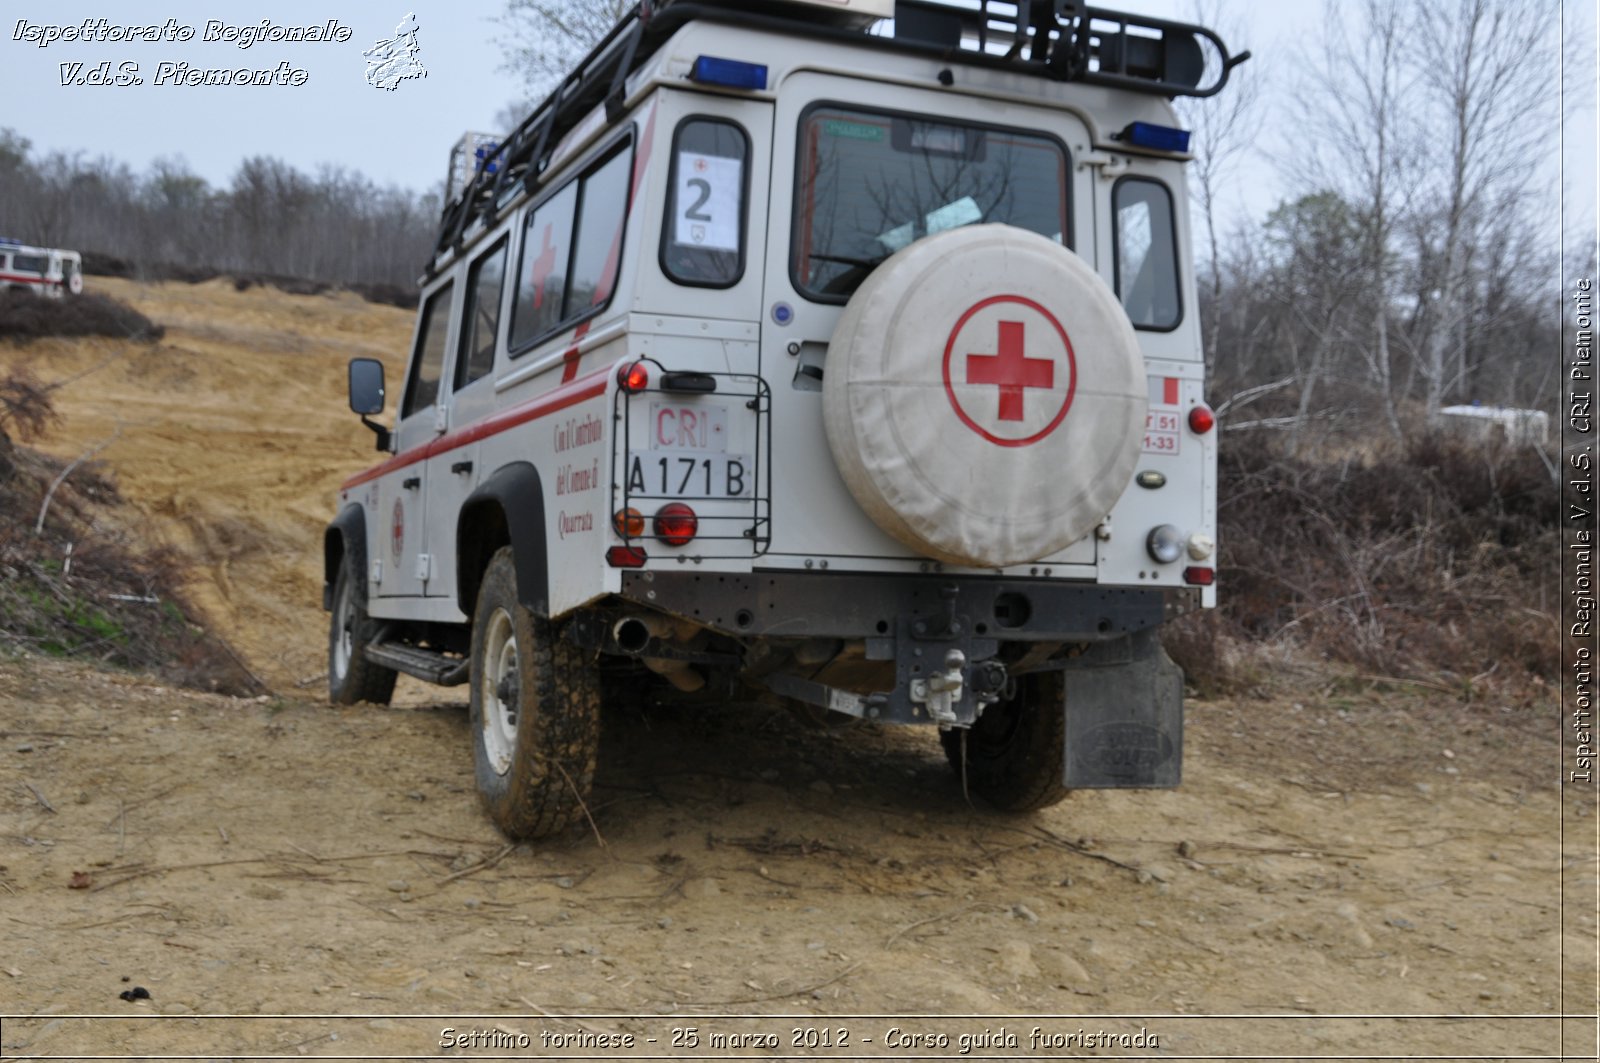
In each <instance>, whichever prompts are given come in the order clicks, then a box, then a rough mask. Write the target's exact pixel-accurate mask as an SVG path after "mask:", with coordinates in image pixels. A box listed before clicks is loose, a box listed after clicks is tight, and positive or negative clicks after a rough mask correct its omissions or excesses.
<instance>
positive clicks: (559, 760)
mask: <svg viewBox="0 0 1600 1063" xmlns="http://www.w3.org/2000/svg"><path fill="white" fill-rule="evenodd" d="M507 642H509V643H510V645H509V646H508V645H507ZM470 715H471V727H472V759H473V767H474V771H475V774H476V776H477V782H478V793H479V794H480V795H481V796H482V798H483V803H484V807H485V808H486V809H488V812H489V818H490V819H492V820H494V823H495V826H497V827H499V828H500V830H501V832H503V833H504V834H505V835H506V836H507V837H510V838H541V837H545V836H547V835H550V834H554V833H556V832H557V831H560V830H562V829H564V828H565V827H567V826H568V825H570V824H571V823H573V822H574V821H575V820H577V819H578V818H579V817H580V816H581V815H583V809H584V805H585V802H587V800H588V797H589V791H590V788H591V786H592V785H593V783H594V770H595V760H596V751H597V749H598V747H599V744H600V677H599V673H598V671H597V670H596V669H595V668H594V667H593V665H592V664H591V662H590V661H588V660H587V659H586V658H585V655H584V652H583V651H582V650H580V649H579V648H578V647H577V646H574V645H572V644H571V643H570V642H567V641H566V640H564V639H562V638H560V637H559V635H558V633H557V632H556V630H555V627H554V625H553V624H552V623H551V622H550V621H549V620H548V619H546V618H544V617H541V616H537V615H535V614H534V613H532V612H531V611H529V610H528V609H526V608H524V607H523V605H522V603H521V602H520V601H518V599H517V570H516V561H515V558H514V556H513V554H512V551H511V548H510V547H502V548H501V549H500V550H499V551H498V552H497V553H496V554H495V555H494V557H493V558H491V559H490V561H489V567H488V570H487V571H486V572H485V573H484V576H483V583H482V585H481V587H480V589H479V591H478V604H477V608H476V609H475V610H474V612H473V617H472V664H471V712H470Z"/></svg>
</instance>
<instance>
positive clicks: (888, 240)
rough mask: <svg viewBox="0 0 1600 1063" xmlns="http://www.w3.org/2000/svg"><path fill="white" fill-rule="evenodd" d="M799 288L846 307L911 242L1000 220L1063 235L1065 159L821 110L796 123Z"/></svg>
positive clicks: (897, 120)
mask: <svg viewBox="0 0 1600 1063" xmlns="http://www.w3.org/2000/svg"><path fill="white" fill-rule="evenodd" d="M796 203H797V209H796V219H795V230H796V231H795V240H794V256H795V257H794V261H793V263H792V267H793V270H792V272H793V276H794V280H795V286H796V287H797V288H798V289H799V290H800V291H801V292H803V293H805V294H806V295H809V296H811V297H812V298H816V299H821V300H823V301H827V302H843V301H844V299H845V298H847V297H848V296H849V295H850V293H851V292H853V291H855V290H856V288H857V286H859V285H860V284H861V282H862V281H863V280H864V279H865V278H866V276H867V274H868V273H870V272H871V271H872V269H873V267H874V266H876V265H877V264H878V263H880V262H882V261H883V260H884V259H886V258H888V257H889V256H890V255H892V254H894V253H895V252H896V251H898V250H900V249H901V248H902V247H905V246H906V245H907V244H910V243H911V242H912V241H913V240H917V239H919V238H921V237H924V236H928V235H931V234H933V233H937V232H942V231H944V230H945V229H954V228H956V227H958V226H962V225H973V224H976V223H979V222H1003V223H1006V224H1008V225H1016V226H1018V227H1020V228H1023V229H1030V230H1032V231H1033V232H1036V233H1040V234H1042V235H1044V236H1047V237H1049V238H1050V239H1052V240H1062V241H1065V238H1066V234H1067V154H1066V149H1065V148H1063V147H1062V146H1061V144H1060V142H1058V141H1056V140H1053V139H1051V138H1048V137H1043V136H1036V135H1032V134H1027V133H1019V132H1017V131H1015V130H1011V129H999V128H993V127H986V126H977V125H957V124H954V123H950V122H942V121H932V120H929V119H925V118H917V117H910V116H905V115H893V114H887V113H882V112H875V111H864V110H857V109H855V108H849V107H842V106H837V105H833V104H828V105H825V106H822V107H817V108H814V109H812V110H811V111H810V112H808V113H807V115H806V116H805V118H804V119H802V121H801V123H800V174H799V189H798V194H797V196H796Z"/></svg>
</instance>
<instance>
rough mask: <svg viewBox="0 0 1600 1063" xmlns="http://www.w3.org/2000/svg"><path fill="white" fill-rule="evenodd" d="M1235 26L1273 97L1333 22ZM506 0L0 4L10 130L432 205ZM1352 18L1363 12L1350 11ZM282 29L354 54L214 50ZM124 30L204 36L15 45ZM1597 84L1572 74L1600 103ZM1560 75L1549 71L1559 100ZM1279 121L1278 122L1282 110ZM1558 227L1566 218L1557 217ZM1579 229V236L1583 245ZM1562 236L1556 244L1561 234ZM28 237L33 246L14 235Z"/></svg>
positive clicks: (40, 142) (1588, 137)
mask: <svg viewBox="0 0 1600 1063" xmlns="http://www.w3.org/2000/svg"><path fill="white" fill-rule="evenodd" d="M1221 3H1222V6H1223V8H1224V12H1225V13H1224V16H1223V21H1224V22H1225V23H1229V24H1232V25H1235V26H1237V27H1239V28H1240V30H1239V32H1237V33H1235V34H1231V35H1230V36H1231V37H1233V38H1235V39H1230V40H1229V41H1228V43H1229V45H1230V46H1231V47H1232V48H1233V49H1234V50H1235V51H1238V50H1241V49H1243V48H1249V49H1251V50H1252V51H1253V52H1254V53H1255V59H1253V60H1252V61H1251V64H1250V66H1251V67H1253V68H1254V69H1255V71H1257V72H1259V73H1260V74H1261V75H1262V76H1264V77H1265V78H1266V79H1267V80H1268V83H1269V86H1271V85H1274V84H1276V85H1283V84H1286V82H1287V73H1288V67H1289V65H1290V55H1291V51H1292V47H1293V45H1294V43H1295V42H1296V41H1300V40H1309V39H1311V38H1314V37H1315V35H1316V33H1317V29H1318V26H1319V25H1320V14H1319V11H1320V5H1317V4H1312V3H1284V2H1273V3H1261V2H1252V0H1221ZM503 6H504V3H503V0H394V2H392V3H391V2H390V0H315V2H313V0H273V2H272V3H270V4H265V3H262V4H251V3H245V2H238V0H233V2H222V0H206V2H203V3H202V2H199V0H154V2H145V0H139V2H133V0H121V2H112V0H97V2H84V0H5V2H4V3H3V4H0V10H3V11H4V15H3V16H0V100H4V101H5V103H4V106H3V109H0V127H9V128H11V129H14V130H15V131H16V132H18V133H20V134H21V135H23V136H24V137H26V138H28V139H29V140H30V141H32V142H33V145H34V148H35V151H36V153H37V152H45V151H53V150H61V151H68V152H75V151H81V152H84V153H86V154H89V155H99V154H105V155H109V156H111V157H113V158H115V159H119V160H122V161H125V162H127V163H128V164H129V165H131V166H132V167H133V168H134V169H135V170H136V171H138V172H143V171H144V170H145V169H146V167H147V166H148V165H149V163H150V162H151V160H153V159H155V158H157V157H158V156H181V157H183V158H184V159H185V160H187V162H188V163H189V165H190V166H192V167H193V168H194V169H195V170H196V171H197V172H198V173H200V174H201V175H202V176H203V177H205V178H206V179H207V180H208V181H210V182H211V183H212V184H213V185H216V186H226V185H227V184H228V183H229V181H230V179H231V177H232V175H233V172H234V170H235V168H236V167H237V166H238V164H239V162H240V160H241V159H243V158H245V157H246V156H249V155H257V154H259V155H270V156H276V157H279V158H282V159H285V160H287V161H288V162H290V163H292V164H293V165H295V166H296V167H299V168H300V169H302V170H307V171H313V170H315V169H316V168H317V167H318V166H319V165H321V164H323V163H335V164H338V165H341V166H345V167H349V168H352V169H355V170H359V171H361V172H362V173H364V174H366V175H367V176H369V177H371V178H373V179H374V180H376V181H378V182H379V183H383V184H391V183H392V184H397V185H401V186H404V187H409V188H413V189H416V190H419V191H420V190H423V189H427V188H431V187H433V186H434V185H435V184H436V183H438V182H439V181H441V180H442V179H443V177H444V172H445V166H446V162H447V157H448V153H449V149H450V147H451V145H452V144H454V143H455V141H456V139H457V138H458V137H459V136H460V135H461V134H462V133H463V132H465V131H467V130H483V131H492V130H493V122H494V117H495V115H496V114H497V113H498V112H499V111H500V110H501V109H502V108H503V107H504V106H505V105H506V103H507V102H508V101H510V100H511V99H513V98H514V97H516V96H517V95H518V91H517V86H516V83H515V82H514V80H513V79H512V78H511V77H510V76H509V75H507V74H504V73H502V72H500V70H499V69H498V68H499V66H500V63H501V58H502V57H501V53H500V49H499V47H498V45H497V44H496V43H495V38H496V35H497V33H498V32H499V30H498V27H497V26H496V24H495V22H494V17H495V16H496V15H497V14H498V13H499V12H500V11H501V10H503ZM1108 6H1112V7H1116V8H1121V9H1126V10H1129V11H1135V12H1141V13H1147V14H1152V15H1162V16H1166V17H1170V18H1179V17H1183V16H1184V13H1185V11H1187V10H1188V7H1189V4H1188V0H1120V2H1115V3H1109V4H1108ZM1565 6H1566V9H1567V12H1568V21H1569V24H1571V25H1573V26H1575V27H1576V29H1575V32H1576V33H1578V34H1579V35H1581V36H1583V37H1585V38H1586V40H1587V42H1588V43H1587V47H1586V48H1585V49H1582V50H1581V52H1580V54H1584V55H1586V56H1595V55H1596V54H1597V53H1596V48H1595V46H1594V25H1595V9H1596V6H1597V0H1565ZM1352 7H1353V6H1352ZM408 12H415V14H416V22H417V25H418V35H417V40H418V43H419V44H420V45H421V51H420V52H419V54H418V58H419V59H420V60H421V62H422V63H423V65H424V66H425V67H426V69H427V77H426V78H424V79H420V80H410V81H405V82H403V83H401V84H400V85H399V86H398V88H396V89H395V90H394V91H383V90H380V89H375V88H373V87H371V86H370V85H368V84H367V83H366V81H365V79H364V75H365V72H366V60H365V58H363V56H362V51H363V50H364V49H368V48H371V47H372V46H373V45H374V44H375V43H376V42H377V41H379V40H382V39H388V38H391V37H393V35H394V33H395V27H396V25H397V23H399V22H400V21H401V19H403V18H404V17H405V15H406V14H407V13H408ZM268 17H270V18H271V20H272V21H273V22H274V23H276V24H278V25H313V24H315V25H322V24H325V23H327V22H328V21H329V20H335V21H337V22H338V23H339V25H340V26H342V27H345V28H348V29H349V31H350V39H349V40H348V41H347V42H344V43H285V42H278V43H274V42H270V41H267V42H262V43H258V44H255V45H253V46H252V47H250V48H247V49H241V48H240V47H238V45H237V44H231V43H226V42H221V41H218V42H212V43H206V42H205V41H204V40H203V36H204V34H205V32H206V24H207V22H208V21H210V20H213V19H217V20H221V21H224V22H226V23H227V24H229V25H233V26H249V25H252V24H255V25H259V23H260V21H261V19H263V18H268ZM92 18H105V19H106V20H107V21H108V22H112V23H135V24H145V23H155V24H160V23H164V22H165V21H166V20H167V19H172V20H174V21H175V22H176V24H177V25H179V26H189V27H193V28H194V29H195V31H196V32H195V36H194V39H193V40H190V41H187V42H178V41H165V40H163V41H161V42H158V43H147V42H144V41H139V42H133V43H98V42H91V43H84V42H74V43H67V42H60V41H58V42H56V43H54V44H51V45H50V46H48V47H45V48H40V47H38V45H37V43H35V42H30V41H27V40H17V39H15V38H16V36H17V34H18V30H19V23H21V22H26V23H28V24H29V25H74V24H80V23H81V22H82V21H83V20H84V19H92ZM107 61H109V62H110V63H111V66H112V69H113V71H115V70H116V69H117V68H118V67H119V64H121V63H124V62H128V63H137V64H138V66H139V76H140V77H142V78H144V79H145V83H144V84H142V85H128V86H121V87H119V86H109V87H97V86H93V85H82V86H80V85H75V84H74V85H67V86H63V85H62V84H61V72H60V69H61V68H60V65H61V64H63V63H79V62H82V63H84V64H85V70H87V69H92V68H93V67H94V66H95V65H97V64H100V63H103V62H107ZM163 62H168V63H173V64H178V63H188V64H190V65H191V66H193V67H201V68H204V67H239V66H245V67H250V68H266V69H273V68H277V67H278V65H279V64H280V63H287V64H288V66H289V67H291V68H295V69H299V70H303V71H305V79H304V84H301V85H299V86H291V85H283V86H276V85H275V86H271V87H254V86H251V87H222V86H206V87H187V86H178V85H170V84H169V85H157V84H156V83H155V79H156V74H157V68H158V65H159V64H161V63H163ZM1595 76H1596V70H1595V68H1594V67H1590V68H1588V69H1584V70H1579V71H1569V77H1572V78H1575V79H1577V80H1579V81H1580V82H1581V83H1582V84H1583V86H1584V91H1583V92H1582V93H1580V95H1579V97H1578V100H1579V101H1580V102H1581V101H1582V100H1584V99H1587V100H1589V101H1592V100H1593V96H1594V90H1593V85H1594V81H1595ZM1554 77H1555V74H1554V71H1552V72H1551V78H1552V94H1554V88H1553V84H1554ZM1266 110H1267V113H1269V114H1270V112H1271V108H1270V107H1268V108H1267V109H1266ZM1569 110H1576V112H1577V113H1571V114H1569V116H1568V120H1567V122H1566V130H1565V132H1566V139H1567V167H1566V177H1565V181H1566V186H1567V197H1568V210H1569V215H1571V216H1572V220H1573V221H1575V222H1576V223H1577V224H1580V225H1583V226H1584V227H1592V226H1593V224H1594V218H1595V198H1596V192H1595V176H1594V175H1595V174H1596V172H1600V167H1597V165H1596V149H1595V111H1594V110H1593V108H1592V106H1590V107H1587V108H1583V107H1579V108H1576V109H1574V108H1571V107H1569ZM1549 143H1550V153H1549V156H1548V157H1547V158H1545V159H1542V160H1532V161H1533V162H1534V164H1535V165H1537V166H1539V167H1540V169H1541V170H1544V171H1545V172H1547V173H1548V174H1549V180H1548V187H1551V188H1552V190H1554V188H1555V186H1556V184H1557V177H1556V166H1555V163H1556V159H1557V155H1558V151H1557V147H1556V144H1557V143H1558V137H1557V135H1556V131H1555V130H1552V136H1551V138H1550V142H1549ZM1272 150H1276V151H1278V152H1281V151H1282V150H1283V137H1282V135H1281V133H1280V131H1278V130H1275V129H1272V128H1270V126H1269V127H1268V128H1266V129H1264V130H1263V135H1262V138H1261V150H1260V151H1259V152H1258V153H1257V154H1256V155H1255V156H1254V157H1252V158H1247V159H1245V160H1243V165H1242V166H1241V167H1240V171H1239V172H1240V174H1241V180H1240V181H1238V182H1237V185H1236V188H1235V196H1234V201H1233V203H1232V204H1231V205H1230V210H1229V214H1230V216H1231V217H1237V216H1241V215H1248V216H1251V217H1259V216H1261V215H1262V214H1264V213H1265V211H1266V210H1268V209H1270V207H1271V206H1272V205H1273V204H1274V203H1275V202H1276V201H1277V200H1278V199H1279V198H1280V197H1281V196H1282V195H1284V194H1286V192H1287V190H1286V189H1284V188H1282V187H1280V186H1279V185H1277V184H1276V183H1275V182H1274V180H1273V179H1272V177H1271V174H1272V172H1273V165H1272V163H1271V161H1270V157H1269V154H1268V152H1269V151H1272ZM1552 214H1553V211H1552ZM1572 228H1573V226H1571V225H1569V231H1570V230H1571V229H1572ZM11 229H26V219H17V218H0V231H9V230H11ZM1552 231H1553V230H1552ZM17 235H19V236H24V237H25V235H26V234H25V233H23V232H18V233H17Z"/></svg>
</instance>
